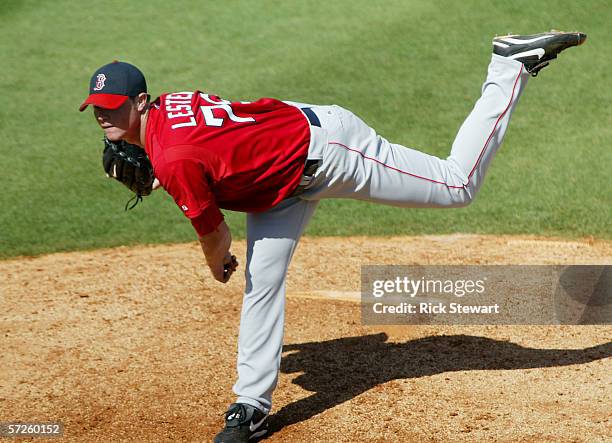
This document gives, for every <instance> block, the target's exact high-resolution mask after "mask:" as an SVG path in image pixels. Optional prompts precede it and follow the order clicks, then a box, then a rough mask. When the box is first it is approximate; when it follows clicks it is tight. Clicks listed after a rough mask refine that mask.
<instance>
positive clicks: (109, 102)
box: [79, 61, 147, 112]
mask: <svg viewBox="0 0 612 443" xmlns="http://www.w3.org/2000/svg"><path fill="white" fill-rule="evenodd" d="M141 92H147V82H146V81H145V78H144V75H143V74H142V72H140V69H138V68H137V67H136V66H134V65H131V64H129V63H125V62H118V61H114V62H112V63H109V64H108V65H104V66H102V67H101V68H100V69H98V70H97V71H96V72H94V74H93V75H92V76H91V80H90V81H89V97H87V99H86V100H85V101H84V102H83V104H82V105H81V106H80V107H79V111H81V112H83V111H84V110H85V108H86V107H87V106H88V105H94V106H99V107H100V108H104V109H117V108H118V107H119V106H121V105H122V104H124V103H125V101H126V100H127V99H128V97H135V96H137V95H138V94H140V93H141Z"/></svg>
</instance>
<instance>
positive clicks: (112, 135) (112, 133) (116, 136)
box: [104, 126, 125, 142]
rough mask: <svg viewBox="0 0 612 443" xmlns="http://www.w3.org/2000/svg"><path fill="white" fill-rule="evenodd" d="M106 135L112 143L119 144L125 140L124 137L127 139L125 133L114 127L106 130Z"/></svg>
mask: <svg viewBox="0 0 612 443" xmlns="http://www.w3.org/2000/svg"><path fill="white" fill-rule="evenodd" d="M104 135H105V136H106V138H107V139H109V140H110V141H112V142H118V141H119V140H123V137H125V131H123V130H121V129H119V128H116V127H114V126H112V127H110V128H104Z"/></svg>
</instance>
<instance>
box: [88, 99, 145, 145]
mask: <svg viewBox="0 0 612 443" xmlns="http://www.w3.org/2000/svg"><path fill="white" fill-rule="evenodd" d="M94 116H95V117H96V121H97V122H98V124H99V125H100V127H101V128H102V129H103V130H104V135H106V137H107V138H108V139H109V140H110V141H118V140H126V141H128V140H134V139H136V138H138V135H139V130H140V113H139V112H138V107H137V103H136V100H134V99H132V98H128V99H127V100H126V101H125V103H123V104H122V105H121V106H120V107H118V108H117V109H104V108H100V107H98V106H94Z"/></svg>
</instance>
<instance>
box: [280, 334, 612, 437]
mask: <svg viewBox="0 0 612 443" xmlns="http://www.w3.org/2000/svg"><path fill="white" fill-rule="evenodd" d="M386 341H387V335H386V334H384V333H381V334H375V335H366V336H362V337H350V338H341V339H338V340H329V341H324V342H313V343H302V344H290V345H285V346H284V347H283V352H284V353H287V352H288V353H289V354H286V355H285V356H283V360H282V362H281V371H282V372H284V373H295V372H303V374H302V375H300V376H298V377H297V378H296V379H295V380H294V381H293V383H295V384H297V385H299V386H301V387H302V388H304V389H306V390H308V391H312V392H313V394H312V395H311V396H310V397H307V398H304V399H302V400H298V401H296V402H293V403H291V404H289V405H287V406H285V407H283V408H282V409H281V410H279V411H278V412H277V413H276V414H274V415H273V416H272V417H271V423H270V424H271V433H274V432H275V431H278V430H280V429H281V428H283V427H284V426H287V425H291V424H294V423H298V422H301V421H304V420H307V419H309V418H310V417H312V416H314V415H315V414H318V413H320V412H323V411H325V410H326V409H329V408H332V407H334V406H336V405H338V404H340V403H343V402H345V401H347V400H350V399H351V398H353V397H355V396H357V395H359V394H361V393H363V392H365V391H367V390H369V389H372V388H373V387H375V386H377V385H380V384H382V383H385V382H388V381H390V380H395V379H405V378H418V377H424V376H427V375H434V374H439V373H442V372H450V371H466V370H480V369H489V370H495V369H526V368H544V367H551V366H566V365H572V364H580V363H587V362H590V361H593V360H599V359H603V358H606V357H610V356H612V342H609V343H605V344H602V345H598V346H593V347H591V348H586V349H533V348H525V347H523V346H519V345H517V344H514V343H510V342H505V341H499V340H493V339H490V338H485V337H475V336H470V335H451V336H432V337H426V338H421V339H418V340H411V341H408V342H406V343H387V342H386ZM296 351H297V352H296Z"/></svg>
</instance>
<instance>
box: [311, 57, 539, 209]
mask: <svg viewBox="0 0 612 443" xmlns="http://www.w3.org/2000/svg"><path fill="white" fill-rule="evenodd" d="M528 78H529V74H528V73H527V72H526V71H525V70H524V68H523V65H522V64H521V63H520V62H517V61H515V60H509V59H507V58H503V57H500V56H497V55H494V56H493V58H492V60H491V63H490V65H489V69H488V74H487V79H486V81H485V82H484V84H483V87H482V95H481V97H480V99H479V100H478V101H477V102H476V105H475V106H474V108H473V110H472V112H471V113H470V114H469V116H468V117H467V119H466V120H465V121H464V123H463V125H462V126H461V128H460V130H459V132H458V134H457V137H456V139H455V141H454V143H453V146H452V149H451V154H450V156H449V157H448V158H446V159H440V158H438V157H435V156H432V155H428V154H425V153H423V152H419V151H417V150H414V149H410V148H406V147H404V146H401V145H397V144H392V143H390V142H389V141H387V140H386V139H384V138H383V137H380V136H379V135H377V134H376V132H375V131H374V130H373V129H372V128H370V127H369V126H368V125H366V124H365V123H364V122H363V121H362V120H361V119H359V118H358V117H356V116H355V115H354V114H352V113H351V112H349V111H347V110H345V109H342V108H338V107H333V108H332V112H333V113H335V114H336V115H337V116H336V119H337V120H338V121H339V122H340V127H339V126H338V124H337V123H336V122H334V121H333V120H332V119H331V118H328V115H329V111H326V112H323V111H324V110H322V109H318V108H314V110H315V112H317V115H320V114H324V115H322V116H321V123H322V125H323V127H324V129H325V128H329V130H328V132H329V143H328V145H327V147H326V148H325V150H324V155H323V164H322V166H321V168H320V170H319V171H318V172H317V178H316V180H315V182H314V184H313V186H312V187H311V189H309V190H307V192H306V193H305V194H304V196H303V198H307V199H308V198H315V199H318V198H330V197H336V198H338V197H339V198H356V199H362V200H369V201H376V202H380V203H386V204H390V205H395V206H406V207H453V206H463V205H466V204H468V203H469V202H470V201H471V200H472V199H473V198H474V196H475V195H476V193H477V191H478V189H479V187H480V185H481V183H482V180H483V178H484V175H485V172H486V169H487V167H488V165H489V163H490V161H491V159H492V158H493V156H494V155H495V152H496V151H497V149H498V148H499V146H500V145H501V143H502V140H503V137H504V134H505V132H506V129H507V127H508V123H509V122H510V117H511V115H512V112H513V111H514V108H515V106H516V104H517V102H518V100H519V97H520V95H521V92H522V90H523V88H524V87H525V84H526V82H527V80H528Z"/></svg>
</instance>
